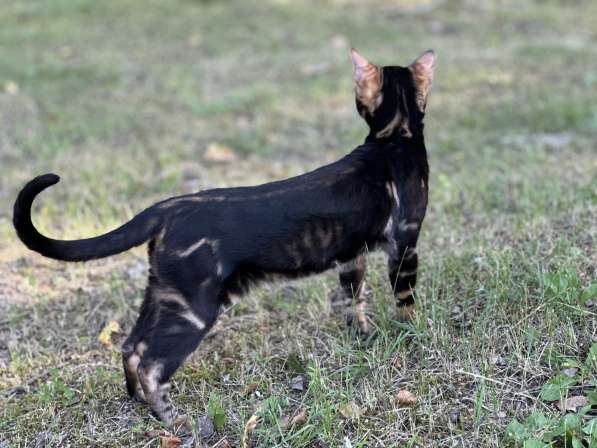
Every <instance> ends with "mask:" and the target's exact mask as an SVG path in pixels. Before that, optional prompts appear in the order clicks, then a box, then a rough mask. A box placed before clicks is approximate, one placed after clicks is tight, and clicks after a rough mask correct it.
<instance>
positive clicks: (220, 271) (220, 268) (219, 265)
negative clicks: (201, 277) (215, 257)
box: [216, 262, 224, 275]
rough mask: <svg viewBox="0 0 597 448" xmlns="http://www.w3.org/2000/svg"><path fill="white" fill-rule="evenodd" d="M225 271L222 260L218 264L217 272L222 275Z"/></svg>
mask: <svg viewBox="0 0 597 448" xmlns="http://www.w3.org/2000/svg"><path fill="white" fill-rule="evenodd" d="M223 273H224V265H223V264H222V263H220V262H218V263H217V264H216V274H218V275H222V274H223Z"/></svg>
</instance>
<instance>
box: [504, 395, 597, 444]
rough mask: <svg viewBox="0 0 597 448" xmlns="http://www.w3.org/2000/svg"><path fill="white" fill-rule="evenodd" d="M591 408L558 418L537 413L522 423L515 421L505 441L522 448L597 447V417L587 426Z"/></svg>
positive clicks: (587, 407) (586, 407)
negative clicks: (586, 420) (586, 419)
mask: <svg viewBox="0 0 597 448" xmlns="http://www.w3.org/2000/svg"><path fill="white" fill-rule="evenodd" d="M593 404H594V403H593ZM590 409H591V406H590V405H589V406H585V407H584V408H582V409H581V410H580V411H579V412H578V413H576V414H567V415H564V416H557V417H547V416H545V414H543V412H540V411H535V412H533V413H532V414H530V415H529V416H528V417H527V418H526V420H525V421H524V422H522V423H521V422H519V421H518V420H516V419H514V420H512V422H510V424H509V425H508V427H507V428H506V439H507V441H508V442H510V443H511V446H515V447H522V448H547V447H562V448H568V447H572V448H587V447H588V448H597V418H593V419H592V420H589V421H588V422H586V423H585V419H584V417H585V416H586V415H587V413H588V412H589V410H590Z"/></svg>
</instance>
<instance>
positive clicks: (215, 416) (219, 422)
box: [207, 392, 226, 431]
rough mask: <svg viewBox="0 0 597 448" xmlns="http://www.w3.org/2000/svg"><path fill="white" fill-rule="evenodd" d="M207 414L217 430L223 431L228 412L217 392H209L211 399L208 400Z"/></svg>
mask: <svg viewBox="0 0 597 448" xmlns="http://www.w3.org/2000/svg"><path fill="white" fill-rule="evenodd" d="M207 415H208V416H209V418H210V419H211V421H212V422H213V423H214V427H215V428H216V430H217V431H222V430H223V429H224V426H225V425H226V412H225V411H224V406H223V405H222V400H220V397H219V396H218V394H216V393H215V392H211V393H210V394H209V400H208V401H207Z"/></svg>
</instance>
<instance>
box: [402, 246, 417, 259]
mask: <svg viewBox="0 0 597 448" xmlns="http://www.w3.org/2000/svg"><path fill="white" fill-rule="evenodd" d="M415 255H417V249H416V248H414V247H409V248H408V249H406V250H405V251H404V257H402V259H403V260H410V259H411V258H412V257H413V256H415Z"/></svg>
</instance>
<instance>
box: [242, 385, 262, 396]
mask: <svg viewBox="0 0 597 448" xmlns="http://www.w3.org/2000/svg"><path fill="white" fill-rule="evenodd" d="M258 387H259V383H251V384H248V385H247V387H245V390H243V395H244V396H248V395H251V394H252V393H253V392H255V391H256V390H257V388H258Z"/></svg>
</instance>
